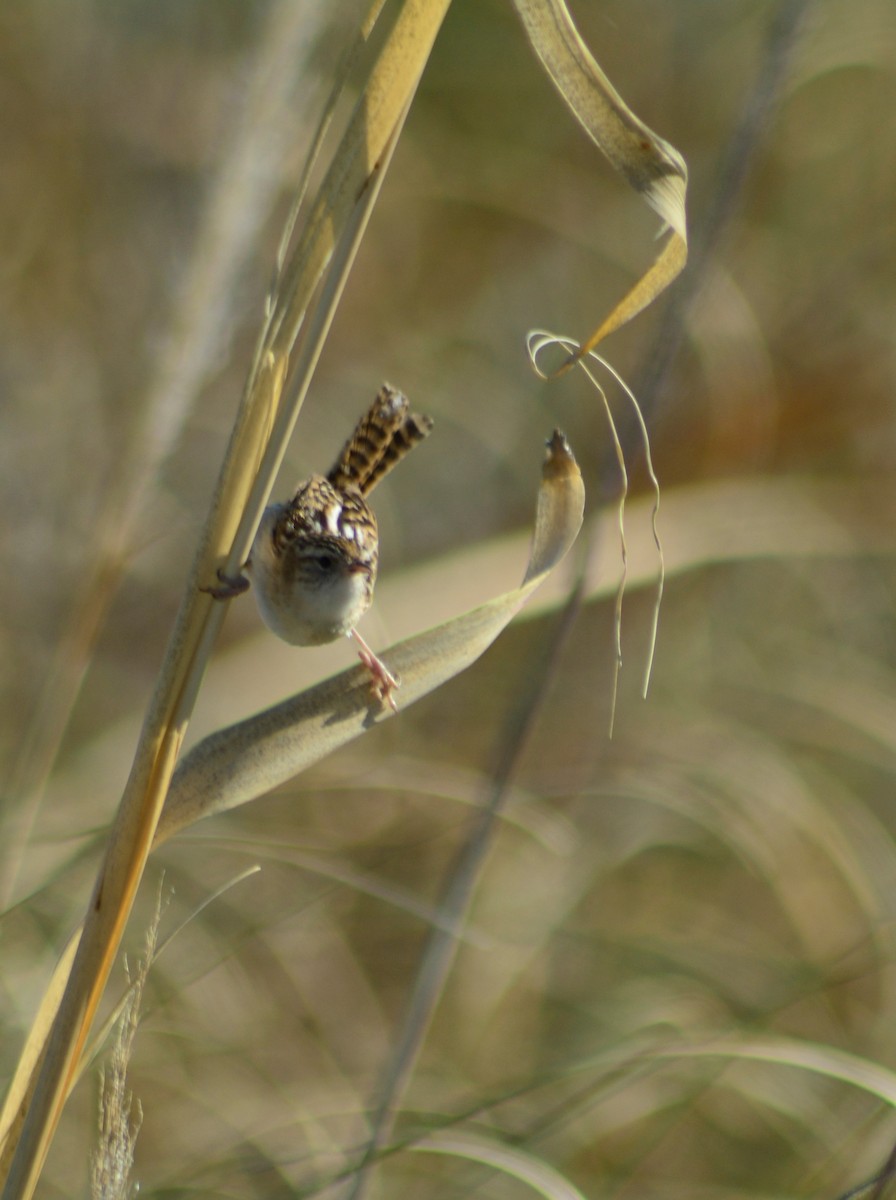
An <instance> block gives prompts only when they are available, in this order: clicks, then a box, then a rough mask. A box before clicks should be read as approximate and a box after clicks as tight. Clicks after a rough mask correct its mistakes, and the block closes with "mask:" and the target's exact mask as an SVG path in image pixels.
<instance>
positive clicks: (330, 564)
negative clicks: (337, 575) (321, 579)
mask: <svg viewBox="0 0 896 1200" xmlns="http://www.w3.org/2000/svg"><path fill="white" fill-rule="evenodd" d="M317 565H318V566H319V567H320V569H321V570H322V571H332V569H333V568H334V567H335V566H336V559H335V558H334V557H333V555H332V554H318V556H317Z"/></svg>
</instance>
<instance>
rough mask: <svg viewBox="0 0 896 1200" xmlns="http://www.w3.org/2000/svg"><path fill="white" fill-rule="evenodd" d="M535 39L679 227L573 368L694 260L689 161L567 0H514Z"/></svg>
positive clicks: (564, 88) (608, 143) (621, 162)
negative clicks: (650, 120) (616, 83)
mask: <svg viewBox="0 0 896 1200" xmlns="http://www.w3.org/2000/svg"><path fill="white" fill-rule="evenodd" d="M514 4H515V6H516V10H517V12H518V13H519V15H520V18H521V19H522V22H523V25H524V26H525V28H526V33H527V34H528V36H529V41H530V42H531V43H532V46H533V48H534V50H535V52H536V54H537V55H538V57H539V58H540V59H541V63H542V65H543V66H544V69H545V70H546V71H547V73H548V75H549V76H550V78H551V80H552V82H553V83H554V86H555V87H556V88H557V90H558V91H559V93H560V95H561V96H562V97H563V99H564V100H565V102H566V104H567V106H568V107H569V109H570V111H571V112H572V113H573V114H574V115H575V117H576V118H577V120H578V121H579V123H580V124H581V125H582V127H583V128H584V129H585V131H586V133H588V135H589V137H590V138H591V139H592V141H594V143H595V144H596V145H597V146H598V147H599V148H600V149H601V150H602V151H603V153H604V154H605V155H606V157H607V158H608V159H609V161H610V163H611V164H612V165H613V166H614V167H615V168H616V170H617V171H619V172H620V174H621V175H623V176H624V177H625V179H626V180H627V181H628V182H629V184H631V186H632V187H633V188H634V189H635V191H636V192H639V193H640V194H641V195H642V196H643V197H644V199H645V200H646V201H647V203H648V204H649V205H650V206H651V208H653V209H654V210H655V211H656V212H657V213H658V214H659V215H660V217H661V218H662V220H663V222H664V224H665V225H667V226H668V227H669V228H670V229H671V230H672V235H671V237H670V239H669V241H668V242H667V243H666V245H665V246H664V247H663V249H662V251H661V252H660V254H659V256H658V257H657V259H656V260H655V261H654V263H653V265H652V266H651V267H650V269H649V270H648V271H647V272H646V274H644V275H643V276H642V278H641V279H640V280H639V281H638V282H637V283H636V284H635V286H634V287H633V288H632V289H631V290H630V291H629V292H628V293H627V294H626V295H625V296H624V297H623V298H622V300H620V301H619V303H618V304H617V305H616V306H615V307H614V309H613V311H612V312H611V313H610V314H609V315H608V316H607V317H606V318H605V319H604V321H602V322H601V324H600V325H599V326H598V328H597V329H596V330H595V331H594V333H592V334H591V336H590V337H588V338H586V339H585V340H584V342H583V344H582V346H581V349H580V350H578V351H577V353H576V354H575V355H574V357H573V358H572V359H570V361H569V362H568V363H566V364H564V366H563V367H561V368H560V370H561V372H562V371H563V370H565V369H567V368H568V367H569V366H570V365H572V363H573V362H575V361H576V360H577V359H578V358H580V357H581V356H582V355H584V354H587V353H588V351H589V350H593V349H594V347H595V346H596V345H597V344H598V342H601V341H603V339H604V338H605V337H607V335H608V334H610V333H612V332H613V331H614V330H616V329H618V328H619V327H620V326H621V325H624V324H625V323H626V322H627V321H630V320H631V319H632V317H634V316H636V315H637V314H638V313H639V312H641V310H642V309H644V308H646V307H647V305H648V304H650V303H651V301H653V300H654V299H655V298H656V297H657V296H658V295H659V294H660V293H661V292H662V291H663V290H664V289H665V288H667V287H668V286H669V284H670V283H671V282H672V280H673V279H675V277H676V276H677V275H678V274H679V273H680V271H681V270H682V268H683V267H684V265H685V263H686V262H687V254H688V251H687V223H686V213H685V194H686V192H687V179H688V171H687V165H686V164H685V161H684V159H683V158H682V156H681V155H680V154H679V152H678V151H677V150H676V149H675V147H674V146H672V145H671V144H670V143H669V142H667V141H665V140H664V139H663V138H661V137H660V136H659V134H656V133H654V132H653V130H652V129H649V128H648V127H647V125H645V124H644V122H643V121H642V120H640V118H638V117H636V116H635V114H634V113H633V112H632V111H631V109H630V108H629V107H628V105H627V104H626V103H625V101H624V100H623V99H622V97H621V96H620V95H619V93H618V92H617V91H616V89H615V88H614V87H613V85H612V84H611V83H610V81H609V79H608V78H607V77H606V75H605V74H604V73H603V71H602V70H601V69H600V67H599V66H598V64H597V62H596V61H595V59H594V58H593V56H592V55H591V52H590V51H589V50H588V47H587V46H586V45H585V43H584V42H583V41H582V39H581V37H580V36H579V32H578V30H577V29H576V27H575V25H574V24H573V20H572V17H571V16H570V14H569V10H568V9H567V7H566V4H565V2H564V0H514Z"/></svg>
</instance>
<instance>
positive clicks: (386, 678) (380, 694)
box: [349, 629, 401, 713]
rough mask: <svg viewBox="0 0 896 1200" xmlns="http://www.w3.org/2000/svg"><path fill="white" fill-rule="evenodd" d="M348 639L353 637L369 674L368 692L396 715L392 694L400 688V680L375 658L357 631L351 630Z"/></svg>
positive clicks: (379, 659)
mask: <svg viewBox="0 0 896 1200" xmlns="http://www.w3.org/2000/svg"><path fill="white" fill-rule="evenodd" d="M349 637H353V638H354V639H355V641H356V642H357V643H358V657H359V658H360V660H361V662H362V663H363V664H364V666H365V667H366V668H367V670H368V671H369V672H370V690H371V691H372V692H373V695H374V697H375V698H376V699H377V700H379V702H380V704H388V705H389V707H390V708H391V709H392V711H393V712H394V713H397V712H398V705H397V704H396V703H395V697H394V696H393V695H392V693H393V692H394V691H395V689H396V688H399V687H401V682H400V680H399V679H397V678H396V676H395V675H393V674H392V672H391V671H390V670H389V668H388V667H387V666H386V664H385V663H384V662H383V660H382V659H381V658H377V656H376V655H375V654H374V652H373V651H372V650H371V649H370V647H369V646H368V645H367V643H366V642H365V641H364V639H363V638H362V637H361V635H360V633H358V631H357V629H353V630H352V631H351V633H350V634H349Z"/></svg>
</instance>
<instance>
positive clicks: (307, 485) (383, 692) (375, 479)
mask: <svg viewBox="0 0 896 1200" xmlns="http://www.w3.org/2000/svg"><path fill="white" fill-rule="evenodd" d="M431 429H432V421H431V420H430V418H429V417H424V416H420V415H419V414H417V413H412V412H410V411H409V406H408V401H407V398H406V397H405V396H404V395H402V393H401V392H399V391H398V390H397V389H396V388H393V387H390V386H389V384H383V386H382V387H381V388H380V390H379V392H378V393H377V396H376V399H375V400H374V402H373V404H372V405H371V407H370V409H369V410H368V412H367V413H365V415H364V416H363V417H362V418H361V420H360V421H359V422H358V425H357V427H356V429H355V431H354V433H353V434H352V436H351V437H350V438H349V440H348V441H347V442H346V444H345V446H344V447H343V449H342V453H341V454H340V455H339V457H338V459H337V460H336V462H335V463H334V465H333V466H332V468H331V469H330V471H329V472H328V473H327V475H326V476H323V475H312V476H311V478H310V479H306V480H305V481H304V482H302V483H300V484H299V485H298V487H297V488H296V491H295V493H294V495H293V497H292V499H291V500H287V501H286V502H285V503H284V504H272V505H270V506H269V507H268V508H266V509H265V511H264V515H263V517H262V519H261V524H260V525H259V527H258V533H257V534H256V537H255V541H254V543H253V546H252V553H251V555H250V557H249V561H248V562H247V563H246V566H245V568H244V570H245V571H246V572H247V573H248V575H249V576H250V578H251V582H252V583H253V584H254V585H255V589H254V590H255V600H256V603H257V604H258V611H259V612H260V613H261V617H262V620H263V621H264V623H265V624H266V625H267V626H268V628H269V629H270V630H271V631H272V632H273V633H276V634H277V636H278V637H280V638H283V640H284V641H286V642H290V643H291V644H292V645H295V646H317V645H320V644H322V643H324V642H332V641H335V639H336V638H338V637H340V636H341V635H343V634H344V635H346V636H348V637H351V638H354V639H355V641H356V642H357V644H358V647H359V654H360V658H361V661H362V662H363V663H364V665H365V667H367V669H368V671H369V672H370V674H371V678H372V683H373V692H374V695H375V696H376V697H377V699H379V700H380V701H381V702H384V703H388V704H389V705H390V707H391V708H392V709H393V710H396V704H395V701H394V699H393V696H392V692H393V690H394V689H395V688H396V687H398V680H397V679H396V678H395V676H394V675H393V674H392V673H391V672H390V671H389V669H388V668H387V667H386V665H385V664H384V663H383V662H382V661H381V660H380V659H379V658H377V656H376V655H375V654H374V653H373V651H372V650H371V649H370V647H369V646H368V645H367V643H366V642H365V641H364V639H363V638H362V637H361V635H360V634H359V633H358V631H357V629H356V628H355V626H356V625H357V623H358V621H359V620H360V619H361V617H362V616H363V614H364V613H365V612H366V611H367V609H368V608H369V607H370V602H371V600H372V599H373V585H374V584H375V582H376V571H377V564H378V561H379V536H378V534H377V525H376V517H375V516H374V514H373V511H372V509H371V508H370V506H369V505H368V503H367V500H366V497H367V496H368V495H369V494H370V492H372V491H373V489H374V488H375V487H376V485H377V484H378V483H379V482H380V480H381V479H382V478H383V477H384V476H385V475H387V474H388V472H389V471H391V470H392V468H393V467H394V466H395V464H396V463H398V462H400V461H401V459H402V458H404V456H405V455H406V454H407V453H408V451H409V450H411V449H412V448H413V447H414V446H415V445H416V444H417V443H418V442H420V441H422V440H423V439H424V438H425V437H426V436H427V435H428V434H429V432H430V430H431ZM219 578H220V580H221V583H220V585H219V586H216V587H211V588H206V589H205V590H206V591H208V592H210V593H211V595H213V596H215V597H216V598H217V599H228V598H230V597H232V596H236V595H239V594H240V593H241V592H244V591H245V590H246V588H248V587H249V583H250V580H249V579H247V578H246V577H245V576H244V575H239V576H237V577H236V578H229V577H225V576H224V575H221V574H220V573H219Z"/></svg>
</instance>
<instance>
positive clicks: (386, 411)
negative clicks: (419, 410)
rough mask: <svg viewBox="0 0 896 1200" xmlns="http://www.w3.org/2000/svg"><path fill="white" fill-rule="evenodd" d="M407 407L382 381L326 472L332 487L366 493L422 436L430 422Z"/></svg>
mask: <svg viewBox="0 0 896 1200" xmlns="http://www.w3.org/2000/svg"><path fill="white" fill-rule="evenodd" d="M408 407H409V406H408V401H407V397H406V396H404V395H403V394H402V393H401V392H400V391H398V389H397V388H393V387H391V386H390V385H389V384H388V383H386V384H383V386H382V387H381V388H380V390H379V392H378V393H377V396H376V399H375V400H374V402H373V404H372V405H371V406H370V409H369V410H368V412H366V413H365V414H364V416H363V417H362V418H361V420H360V421H359V422H358V425H357V427H356V429H355V432H354V433H353V434H352V436H351V437H350V438H349V440H348V441H347V442H346V443H345V446H344V447H343V448H342V453H341V454H340V455H339V457H338V458H337V460H336V462H335V463H334V464H333V466H332V468H331V469H330V472H329V474H328V475H327V479H328V480H329V481H330V483H332V484H333V486H334V487H336V488H339V489H340V490H344V489H345V488H347V487H356V488H357V489H358V491H360V493H361V495H362V496H366V495H367V494H368V493H369V492H371V491H372V490H373V488H374V487H375V486H376V484H377V483H379V481H380V480H381V479H382V478H383V476H385V475H386V474H387V473H388V472H389V471H391V469H392V468H393V467H394V466H395V464H396V463H397V462H400V460H401V459H402V458H404V456H405V455H406V454H407V452H408V451H409V450H410V449H411V448H412V447H413V446H415V445H416V444H417V442H420V441H422V440H423V438H425V437H426V435H427V434H428V433H429V431H430V429H432V421H431V420H430V419H429V417H422V416H419V415H417V414H416V413H409V412H408Z"/></svg>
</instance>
